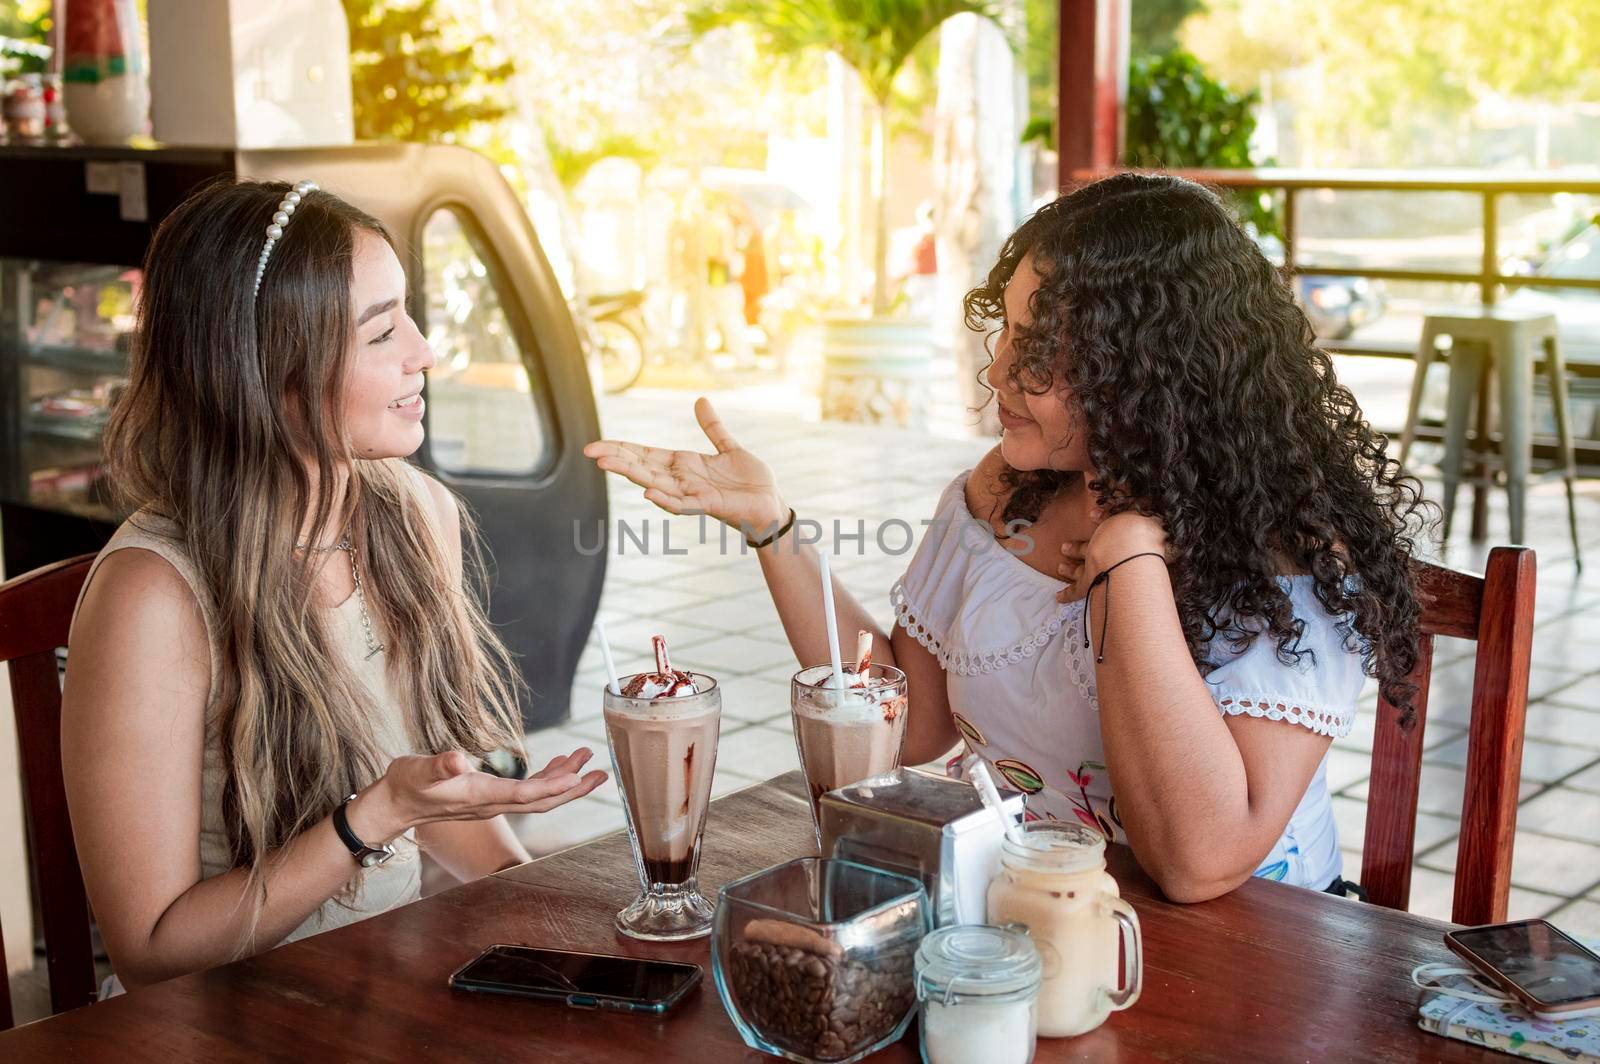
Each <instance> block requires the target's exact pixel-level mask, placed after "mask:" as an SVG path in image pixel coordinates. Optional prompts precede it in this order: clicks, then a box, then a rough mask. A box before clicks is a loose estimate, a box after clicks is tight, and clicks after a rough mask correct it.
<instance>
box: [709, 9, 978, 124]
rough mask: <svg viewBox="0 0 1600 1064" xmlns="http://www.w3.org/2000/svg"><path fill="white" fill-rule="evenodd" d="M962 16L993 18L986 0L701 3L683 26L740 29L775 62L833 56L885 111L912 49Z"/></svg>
mask: <svg viewBox="0 0 1600 1064" xmlns="http://www.w3.org/2000/svg"><path fill="white" fill-rule="evenodd" d="M968 12H970V13H972V14H976V15H982V16H983V17H985V18H996V19H997V18H998V11H997V9H996V8H995V7H994V6H993V5H991V4H989V3H988V2H986V0H705V2H704V3H703V4H701V6H699V7H697V8H695V9H693V10H691V11H690V12H689V27H690V29H691V30H692V31H693V32H695V33H696V34H702V33H706V32H708V31H710V30H713V29H717V28H719V27H724V26H745V27H747V28H749V29H750V31H751V32H752V33H753V34H754V35H755V37H756V39H757V40H758V41H759V42H760V44H761V47H762V49H763V50H764V51H766V52H767V53H768V54H770V55H773V56H776V57H781V58H789V57H793V56H797V55H799V54H801V53H803V52H808V51H811V50H813V49H817V50H821V51H828V52H833V53H834V54H835V55H837V56H838V57H839V58H840V59H842V60H844V62H845V63H847V64H848V65H849V66H850V67H852V68H853V69H854V70H855V71H856V73H857V74H859V75H860V76H861V81H862V84H863V85H865V86H866V90H867V93H868V95H870V96H871V97H872V98H873V100H875V101H876V102H877V103H878V104H879V105H880V106H887V105H888V103H889V101H890V99H891V97H892V95H893V92H894V79H895V75H897V74H899V73H900V68H901V67H902V66H904V65H905V62H906V60H907V59H909V58H910V57H911V53H912V52H913V51H915V50H916V47H917V45H919V44H921V43H922V41H923V39H924V38H926V37H927V36H928V35H930V34H931V33H933V32H934V31H935V30H937V29H938V28H939V26H940V24H941V23H943V22H944V21H945V19H948V18H951V17H952V16H955V15H960V14H965V13H968Z"/></svg>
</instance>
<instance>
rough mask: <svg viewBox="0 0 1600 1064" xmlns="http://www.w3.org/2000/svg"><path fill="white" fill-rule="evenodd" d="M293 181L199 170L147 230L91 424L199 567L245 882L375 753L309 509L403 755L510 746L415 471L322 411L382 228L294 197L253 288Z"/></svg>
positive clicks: (321, 200)
mask: <svg viewBox="0 0 1600 1064" xmlns="http://www.w3.org/2000/svg"><path fill="white" fill-rule="evenodd" d="M288 191H289V186H287V185H284V184H281V183H277V182H272V183H239V184H234V183H228V182H222V183H214V184H212V185H210V186H207V187H206V188H204V189H202V190H201V191H200V192H198V193H196V194H195V195H194V196H193V197H191V198H190V199H189V200H187V201H186V202H185V203H183V204H182V205H181V206H180V207H178V209H177V210H176V211H174V212H173V213H172V214H171V215H170V216H169V217H168V218H167V219H166V220H165V221H164V222H163V223H162V224H161V227H160V228H159V230H158V231H157V232H156V235H155V239H154V241H153V243H152V244H151V246H150V251H149V254H148V257H147V258H146V261H145V267H144V279H143V285H142V289H141V291H140V294H139V311H138V313H139V317H138V330H137V332H136V334H135V338H134V340H135V342H134V345H133V349H132V363H131V371H130V380H129V385H128V388H127V391H126V392H125V393H124V395H123V396H122V398H121V399H120V400H119V402H118V404H117V406H116V409H115V410H114V412H113V414H112V417H111V420H110V424H109V425H108V427H107V430H106V435H105V448H106V459H107V463H108V465H109V467H110V472H111V479H112V483H114V484H115V485H116V487H117V489H118V491H119V492H120V493H121V495H122V501H123V502H124V503H125V504H126V505H127V507H128V508H129V509H131V510H137V509H144V510H146V511H147V512H152V513H155V514H157V515H159V516H161V517H164V518H167V519H168V520H170V521H172V522H173V523H174V524H175V525H176V529H177V534H178V535H179V536H180V537H181V539H182V545H183V547H184V549H185V550H186V552H187V554H188V556H189V558H190V559H192V561H193V563H194V566H195V568H196V569H197V570H198V572H199V574H200V579H201V582H202V584H203V587H201V588H197V589H196V591H197V593H198V594H202V595H203V596H204V597H205V599H206V601H204V602H203V603H202V605H203V606H205V607H206V613H207V615H208V618H209V623H210V625H211V627H212V629H213V631H212V638H213V640H214V642H215V645H216V650H217V653H218V658H219V660H220V669H219V670H218V672H217V674H216V675H214V676H213V677H212V678H211V685H212V686H211V691H212V698H211V704H210V706H209V707H208V714H207V725H208V729H210V730H209V731H208V735H210V736H212V737H214V739H215V741H216V742H217V743H218V744H219V746H220V749H221V751H222V761H223V766H224V770H225V773H226V779H225V781H224V785H223V789H222V793H223V819H224V822H225V823H226V825H227V833H228V842H229V845H230V849H231V854H232V859H233V862H234V864H235V866H236V867H241V866H242V867H248V868H250V869H251V870H252V872H253V873H254V880H255V883H256V885H257V886H258V888H261V887H264V881H263V880H262V878H261V872H262V869H263V865H264V863H265V861H266V859H267V858H268V856H269V855H270V854H271V853H272V852H273V851H274V850H276V849H277V848H279V847H281V846H282V845H283V844H284V843H286V842H288V841H289V840H290V839H292V838H293V837H294V836H296V835H298V834H299V833H301V832H302V831H304V830H306V829H307V828H309V827H310V826H312V825H313V824H315V823H316V822H318V821H319V820H321V819H322V818H323V817H325V816H327V815H328V813H330V812H331V811H332V810H333V809H334V807H335V806H336V805H337V804H338V803H339V802H340V800H341V799H343V798H344V797H345V796H346V795H348V794H351V793H352V792H354V791H357V790H360V789H361V788H362V787H364V786H366V785H367V784H369V783H371V782H373V781H374V780H375V779H377V778H378V777H379V776H381V775H382V774H383V772H384V769H385V768H386V764H385V760H384V757H383V755H382V754H381V753H380V751H379V748H378V745H377V742H376V737H375V734H374V716H375V711H376V707H375V706H374V705H373V704H372V699H371V698H370V696H368V694H367V693H366V690H365V688H364V687H363V686H362V684H361V683H360V682H359V681H358V680H357V678H356V677H355V676H354V675H353V673H352V672H351V670H350V669H349V668H348V667H347V665H346V664H345V663H344V662H343V661H342V660H341V658H340V656H339V655H338V654H337V653H335V652H334V650H333V647H332V643H331V641H330V635H329V629H328V622H327V620H326V619H325V617H324V611H323V610H321V609H318V608H316V607H315V604H314V598H313V586H314V577H315V575H316V572H317V568H318V566H319V565H320V564H323V563H324V562H325V561H326V556H324V555H317V554H311V553H308V552H299V553H297V552H296V550H295V546H296V541H297V540H298V539H299V537H300V535H301V530H302V523H303V521H304V518H305V515H306V514H307V513H308V512H310V513H313V514H314V519H313V529H312V533H311V540H310V541H311V542H313V543H321V542H328V541H332V540H334V539H337V538H338V537H339V536H340V535H348V536H349V538H350V541H351V543H352V544H353V545H354V547H355V550H356V557H357V558H358V559H359V564H360V566H361V569H362V572H363V574H364V577H365V578H364V580H363V590H364V592H365V596H366V606H367V609H368V611H369V612H370V613H371V615H372V619H373V622H374V624H376V625H379V626H380V627H381V628H382V630H383V641H384V642H385V643H386V644H387V648H388V649H387V650H386V652H385V657H386V660H387V668H388V670H389V675H390V679H391V682H392V683H393V684H394V685H395V687H396V688H397V689H398V690H399V691H401V692H403V698H404V701H405V709H406V712H407V714H408V728H409V730H410V739H411V741H412V742H413V744H415V748H416V749H418V750H419V751H423V752H438V751H442V750H448V749H463V750H466V751H468V752H470V753H473V754H479V755H482V754H486V753H488V752H490V751H492V750H496V749H503V750H511V751H514V752H518V753H520V751H521V725H520V716H519V714H518V709H517V695H518V693H519V690H518V684H519V680H520V676H519V674H518V672H517V670H516V669H515V668H513V666H512V662H511V659H510V655H509V654H508V653H507V651H506V649H505V647H504V645H503V644H502V643H501V642H500V640H499V638H498V637H497V636H496V635H495V633H494V631H493V629H492V628H491V627H490V626H489V623H488V621H487V619H486V618H485V616H484V611H483V609H482V607H481V605H480V603H479V602H478V601H477V599H476V598H475V596H474V595H472V594H469V593H467V592H466V589H464V588H463V587H462V586H461V583H460V582H459V581H457V580H455V579H454V578H453V576H452V572H451V564H450V561H449V554H448V553H447V550H446V546H445V544H444V543H443V542H442V541H441V538H440V535H439V529H438V524H437V522H436V520H435V519H434V518H433V516H432V515H431V514H430V513H429V512H428V510H429V503H428V502H427V500H426V499H425V498H424V497H423V495H421V494H419V489H418V487H417V486H416V485H415V480H416V478H417V476H418V474H417V473H415V472H413V471H411V470H410V469H408V468H407V467H406V465H405V463H404V461H403V460H402V459H388V460H378V461H364V460H357V459H354V458H352V457H351V455H352V450H351V446H350V442H349V440H348V438H347V437H346V436H345V434H344V432H343V430H342V427H341V426H340V425H339V424H337V418H336V417H335V416H334V415H333V413H332V412H333V411H336V410H337V409H338V397H339V395H340V391H341V382H342V381H343V378H344V373H345V363H346V353H347V351H348V349H349V346H350V343H351V340H352V337H353V335H354V322H353V321H352V318H351V314H350V285H351V270H352V262H353V259H354V250H355V240H356V233H357V231H358V230H367V231H369V232H371V233H374V234H377V235H379V236H381V237H382V238H383V239H385V240H388V241H390V243H391V244H392V243H393V241H392V240H391V239H390V237H389V234H388V233H387V232H386V231H385V229H384V227H383V225H382V224H381V223H380V222H378V221H377V220H376V219H374V218H372V217H370V216H368V215H366V214H364V213H363V212H361V211H359V210H357V209H356V208H354V207H352V206H350V205H349V204H348V203H345V202H344V201H343V200H340V199H338V198H337V197H335V196H333V195H330V194H328V193H326V192H316V191H314V192H311V193H308V194H307V195H306V196H305V197H304V198H303V200H302V202H301V203H300V206H299V209H298V210H297V212H296V213H295V215H294V219H293V222H292V224H291V225H289V226H288V227H287V229H286V233H285V236H284V238H283V239H282V240H281V241H280V242H279V243H278V244H277V246H276V247H275V248H274V250H273V253H272V257H271V259H270V261H269V263H268V266H267V269H266V273H265V276H264V277H263V279H262V282H261V289H260V293H259V296H258V297H256V298H252V294H251V286H252V282H253V280H254V275H255V266H256V257H257V255H258V254H259V252H260V248H261V241H262V238H263V234H264V232H265V230H266V227H267V226H268V225H269V224H270V223H271V220H272V215H273V212H274V211H275V210H276V209H277V204H278V203H279V201H280V200H281V199H282V198H283V197H284V195H285V193H287V192H288ZM341 465H342V466H344V467H346V468H347V469H348V478H347V482H346V483H347V486H346V490H345V493H344V497H343V500H342V503H339V504H336V503H335V491H336V488H335V485H336V477H337V476H338V471H339V468H340V466H341ZM311 469H314V470H315V474H312V473H311V472H310V470H311ZM336 505H337V509H338V511H339V512H337V513H335V512H334V510H335V508H336ZM463 523H464V527H465V528H466V530H467V532H468V536H467V539H468V546H469V550H468V554H469V558H471V559H474V560H476V559H477V557H478V555H477V552H476V551H475V550H472V549H470V548H471V547H473V546H475V544H476V542H477V541H476V537H475V536H474V535H472V534H471V533H472V529H471V525H470V521H469V519H468V518H467V516H466V515H465V514H463ZM257 914H258V915H259V908H258V909H257Z"/></svg>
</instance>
